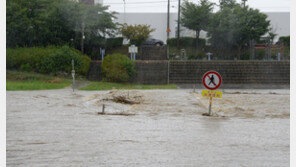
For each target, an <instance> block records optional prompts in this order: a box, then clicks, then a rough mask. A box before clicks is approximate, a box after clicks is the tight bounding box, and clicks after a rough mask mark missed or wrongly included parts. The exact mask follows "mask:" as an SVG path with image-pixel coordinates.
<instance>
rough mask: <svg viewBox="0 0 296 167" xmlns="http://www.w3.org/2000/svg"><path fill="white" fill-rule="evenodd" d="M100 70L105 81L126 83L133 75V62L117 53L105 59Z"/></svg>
mask: <svg viewBox="0 0 296 167" xmlns="http://www.w3.org/2000/svg"><path fill="white" fill-rule="evenodd" d="M101 68H102V73H103V77H104V78H103V79H104V80H105V81H111V82H127V81H128V80H129V79H130V78H131V77H132V76H133V75H134V74H135V70H134V62H133V61H132V60H130V59H129V58H128V57H127V56H125V55H122V54H118V53H115V54H112V55H108V56H107V57H105V58H104V60H103V62H102V66H101Z"/></svg>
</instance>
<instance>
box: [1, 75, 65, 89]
mask: <svg viewBox="0 0 296 167" xmlns="http://www.w3.org/2000/svg"><path fill="white" fill-rule="evenodd" d="M70 84H71V80H68V79H65V78H61V77H55V76H50V75H43V74H38V73H33V72H30V73H29V72H19V71H7V72H6V90H45V89H61V88H64V87H66V86H69V85H70Z"/></svg>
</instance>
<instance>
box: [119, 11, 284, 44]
mask: <svg viewBox="0 0 296 167" xmlns="http://www.w3.org/2000/svg"><path fill="white" fill-rule="evenodd" d="M265 14H267V16H268V19H269V20H271V25H272V27H273V28H274V30H275V33H276V34H278V36H276V38H275V41H277V40H278V38H279V37H280V36H287V35H290V13H289V12H279V13H272V12H269V13H265ZM116 16H117V20H116V21H117V22H119V23H127V24H147V25H150V26H151V28H155V29H156V30H155V31H154V32H152V33H151V36H152V37H153V38H156V39H160V40H162V41H164V42H166V39H167V33H166V29H167V14H166V13H126V14H124V13H119V14H117V15H116ZM177 18H178V17H177V13H171V14H170V28H171V33H170V37H176V31H177ZM182 29H183V31H182ZM182 29H181V33H180V36H192V37H195V33H194V32H192V31H188V30H184V28H182ZM200 37H201V38H206V32H204V31H202V32H201V34H200Z"/></svg>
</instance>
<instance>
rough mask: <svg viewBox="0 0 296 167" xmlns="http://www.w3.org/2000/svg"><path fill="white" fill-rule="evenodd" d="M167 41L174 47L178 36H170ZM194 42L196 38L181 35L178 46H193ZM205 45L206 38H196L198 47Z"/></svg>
mask: <svg viewBox="0 0 296 167" xmlns="http://www.w3.org/2000/svg"><path fill="white" fill-rule="evenodd" d="M167 43H168V44H169V45H170V46H174V47H176V46H177V45H178V38H170V39H168V41H167ZM195 44H196V38H192V37H181V38H180V46H181V47H188V46H190V47H195ZM205 45H206V40H205V39H202V38H200V39H199V40H198V47H199V48H203V47H205Z"/></svg>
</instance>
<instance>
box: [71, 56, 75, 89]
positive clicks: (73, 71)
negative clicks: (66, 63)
mask: <svg viewBox="0 0 296 167" xmlns="http://www.w3.org/2000/svg"><path fill="white" fill-rule="evenodd" d="M71 63H72V72H71V73H72V78H73V86H72V87H73V92H74V89H75V70H74V60H73V59H72V62H71Z"/></svg>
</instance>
